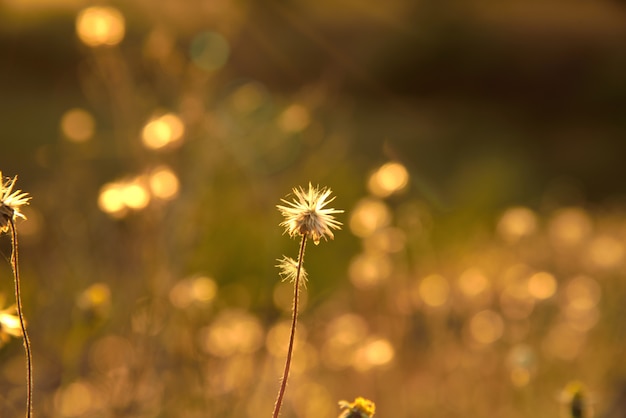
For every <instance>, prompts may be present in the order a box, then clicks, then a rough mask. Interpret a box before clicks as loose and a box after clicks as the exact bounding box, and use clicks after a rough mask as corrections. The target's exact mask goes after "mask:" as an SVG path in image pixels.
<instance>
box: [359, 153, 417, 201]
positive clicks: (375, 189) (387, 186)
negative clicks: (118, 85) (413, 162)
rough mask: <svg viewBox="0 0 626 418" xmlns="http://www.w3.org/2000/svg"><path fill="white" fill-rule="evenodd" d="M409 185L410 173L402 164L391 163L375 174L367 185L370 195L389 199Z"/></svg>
mask: <svg viewBox="0 0 626 418" xmlns="http://www.w3.org/2000/svg"><path fill="white" fill-rule="evenodd" d="M408 183H409V172H408V171H407V169H406V168H405V167H404V166H403V165H402V164H400V163H396V162H391V163H387V164H384V165H383V166H381V167H380V168H379V169H378V170H376V172H374V173H373V174H372V175H371V176H370V178H369V181H368V183H367V186H368V189H369V191H370V193H372V194H373V195H375V196H378V197H387V196H390V195H392V194H393V193H397V192H400V191H402V190H404V189H405V188H406V186H407V185H408Z"/></svg>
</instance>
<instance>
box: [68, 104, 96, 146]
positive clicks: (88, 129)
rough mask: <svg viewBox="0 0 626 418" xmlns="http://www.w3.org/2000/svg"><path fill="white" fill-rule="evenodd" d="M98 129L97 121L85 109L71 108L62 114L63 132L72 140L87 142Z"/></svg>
mask: <svg viewBox="0 0 626 418" xmlns="http://www.w3.org/2000/svg"><path fill="white" fill-rule="evenodd" d="M95 129H96V122H95V120H94V118H93V116H92V115H91V113H89V112H87V111H86V110H84V109H79V108H74V109H70V110H68V111H67V112H65V113H64V114H63V116H61V132H62V133H63V136H64V137H65V138H66V139H67V140H69V141H72V142H86V141H88V140H89V139H91V138H92V137H93V135H94V132H95Z"/></svg>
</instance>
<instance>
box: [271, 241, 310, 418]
mask: <svg viewBox="0 0 626 418" xmlns="http://www.w3.org/2000/svg"><path fill="white" fill-rule="evenodd" d="M306 237H307V236H306V234H304V235H302V241H301V242H300V252H299V253H298V269H297V271H296V279H295V280H294V282H293V308H292V312H291V333H290V334H289V347H288V348H287V360H285V371H284V372H283V379H282V381H281V383H280V389H279V390H278V397H277V398H276V404H274V413H273V414H272V418H278V415H279V414H280V408H281V406H282V404H283V396H284V395H285V389H287V378H288V377H289V369H290V368H291V354H292V353H293V343H294V339H295V336H296V324H297V322H298V297H299V295H300V271H301V270H302V263H303V261H304V248H305V247H306Z"/></svg>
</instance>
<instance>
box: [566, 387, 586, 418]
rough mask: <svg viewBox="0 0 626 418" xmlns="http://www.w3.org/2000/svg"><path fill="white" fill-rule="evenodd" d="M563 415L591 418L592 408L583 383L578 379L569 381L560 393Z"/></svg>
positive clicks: (567, 417) (574, 417) (573, 417)
mask: <svg viewBox="0 0 626 418" xmlns="http://www.w3.org/2000/svg"><path fill="white" fill-rule="evenodd" d="M561 403H562V404H563V416H564V417H566V418H591V417H592V416H593V408H592V405H591V402H590V400H589V396H588V394H587V389H586V388H585V385H584V384H582V383H581V382H579V381H572V382H569V383H568V384H567V385H566V386H565V388H564V389H563V391H562V393H561Z"/></svg>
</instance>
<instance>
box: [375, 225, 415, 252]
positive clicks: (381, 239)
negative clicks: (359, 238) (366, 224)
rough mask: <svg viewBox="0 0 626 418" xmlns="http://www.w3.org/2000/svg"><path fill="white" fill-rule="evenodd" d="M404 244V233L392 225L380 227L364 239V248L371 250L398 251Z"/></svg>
mask: <svg viewBox="0 0 626 418" xmlns="http://www.w3.org/2000/svg"><path fill="white" fill-rule="evenodd" d="M405 244H406V234H405V233H404V231H403V230H402V229H400V228H394V227H386V228H381V229H379V230H377V231H376V232H374V233H373V234H372V235H371V236H369V237H368V238H367V239H366V240H365V248H366V250H370V251H372V252H383V253H398V252H400V251H402V250H403V249H404V246H405Z"/></svg>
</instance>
